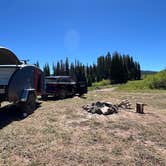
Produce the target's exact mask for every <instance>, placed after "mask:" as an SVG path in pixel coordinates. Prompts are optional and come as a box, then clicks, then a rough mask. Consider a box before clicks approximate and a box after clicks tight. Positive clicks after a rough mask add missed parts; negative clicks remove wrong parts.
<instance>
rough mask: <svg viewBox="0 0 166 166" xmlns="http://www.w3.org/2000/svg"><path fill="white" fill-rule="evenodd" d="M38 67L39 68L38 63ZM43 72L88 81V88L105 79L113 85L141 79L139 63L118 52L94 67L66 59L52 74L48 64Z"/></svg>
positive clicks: (98, 59)
mask: <svg viewBox="0 0 166 166" xmlns="http://www.w3.org/2000/svg"><path fill="white" fill-rule="evenodd" d="M37 66H39V63H38V62H37ZM43 71H44V74H45V75H46V76H50V75H70V76H72V77H73V78H74V79H76V80H77V81H85V80H86V81H87V83H88V86H91V85H92V83H93V82H99V81H101V80H103V79H109V80H111V83H112V84H118V83H126V82H127V81H128V80H140V79H141V68H140V64H139V62H136V61H134V59H133V57H132V56H130V55H121V54H120V53H118V52H114V53H113V54H112V55H111V54H110V52H108V53H107V55H105V56H99V57H98V58H97V63H96V64H93V65H84V64H82V63H81V62H79V61H77V60H75V62H72V63H69V59H68V58H66V60H65V61H63V60H60V61H58V62H57V63H54V64H53V65H52V71H53V73H52V74H51V72H50V66H49V64H48V63H46V64H45V65H44V66H43Z"/></svg>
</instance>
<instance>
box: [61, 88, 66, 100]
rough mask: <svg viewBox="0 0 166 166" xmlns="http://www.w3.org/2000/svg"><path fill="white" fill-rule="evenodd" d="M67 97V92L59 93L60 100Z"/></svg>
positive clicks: (62, 90)
mask: <svg viewBox="0 0 166 166" xmlns="http://www.w3.org/2000/svg"><path fill="white" fill-rule="evenodd" d="M66 97H67V94H66V91H65V90H64V89H61V90H60V93H59V98H60V99H65V98H66Z"/></svg>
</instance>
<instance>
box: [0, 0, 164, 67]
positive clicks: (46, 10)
mask: <svg viewBox="0 0 166 166" xmlns="http://www.w3.org/2000/svg"><path fill="white" fill-rule="evenodd" d="M0 2H1V4H0V18H1V19H0V20H1V21H0V45H1V46H5V47H8V48H10V49H11V50H12V51H13V52H15V53H16V55H18V57H19V58H20V59H30V63H34V62H36V61H37V60H38V61H39V62H40V64H41V66H42V65H43V64H44V63H46V62H48V63H49V64H50V65H52V63H53V62H56V61H57V60H60V59H65V58H66V57H69V60H70V61H74V60H75V59H79V60H80V61H81V62H83V63H84V64H87V63H88V64H92V63H93V62H94V63H95V62H96V58H97V57H98V56H100V55H105V54H106V53H107V52H108V51H110V52H111V53H112V52H114V51H118V52H120V53H122V54H130V55H131V56H133V57H134V59H135V60H137V61H139V62H140V64H141V67H142V69H143V70H162V69H164V68H165V67H166V56H165V54H166V1H165V0H1V1H0Z"/></svg>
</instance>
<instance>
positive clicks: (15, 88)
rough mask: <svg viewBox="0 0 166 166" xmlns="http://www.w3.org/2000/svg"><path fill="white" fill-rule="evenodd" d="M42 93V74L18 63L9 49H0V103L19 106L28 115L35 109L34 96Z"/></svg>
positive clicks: (24, 64) (33, 67) (35, 68)
mask: <svg viewBox="0 0 166 166" xmlns="http://www.w3.org/2000/svg"><path fill="white" fill-rule="evenodd" d="M43 91H44V74H43V72H42V71H41V70H40V69H39V68H38V67H36V66H33V65H28V64H26V63H24V62H21V61H19V59H18V58H17V57H16V55H15V54H14V53H13V52H11V51H10V50H9V49H7V48H2V47H0V103H1V102H3V101H9V102H12V103H16V104H19V106H20V107H21V110H22V111H24V112H26V113H28V114H29V113H32V111H33V110H34V109H35V107H36V96H37V95H41V94H42V93H43Z"/></svg>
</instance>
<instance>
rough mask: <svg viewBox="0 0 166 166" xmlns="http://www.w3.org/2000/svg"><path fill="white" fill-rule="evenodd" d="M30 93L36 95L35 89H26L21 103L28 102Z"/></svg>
mask: <svg viewBox="0 0 166 166" xmlns="http://www.w3.org/2000/svg"><path fill="white" fill-rule="evenodd" d="M30 93H35V89H24V90H23V92H22V95H21V98H20V101H21V102H26V101H27V100H28V96H29V94H30Z"/></svg>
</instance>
